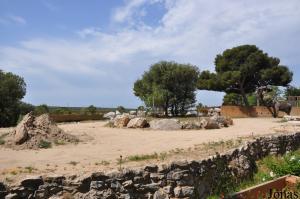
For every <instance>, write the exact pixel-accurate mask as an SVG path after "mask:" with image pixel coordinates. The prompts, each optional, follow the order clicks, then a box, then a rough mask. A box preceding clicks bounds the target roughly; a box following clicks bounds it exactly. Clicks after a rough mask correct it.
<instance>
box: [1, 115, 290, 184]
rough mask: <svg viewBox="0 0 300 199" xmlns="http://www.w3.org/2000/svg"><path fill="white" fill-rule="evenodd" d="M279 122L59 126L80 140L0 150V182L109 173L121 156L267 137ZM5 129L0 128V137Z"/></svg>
mask: <svg viewBox="0 0 300 199" xmlns="http://www.w3.org/2000/svg"><path fill="white" fill-rule="evenodd" d="M279 121H280V119H272V118H246V119H234V125H233V126H231V127H229V128H222V129H215V130H179V131H155V130H149V129H144V130H143V129H117V128H108V127H104V125H105V122H103V121H101V122H82V123H69V124H59V127H61V128H62V129H63V130H65V131H66V132H68V133H70V134H73V135H76V136H78V137H79V138H80V139H81V140H82V141H81V142H79V143H78V144H67V145H60V146H53V147H52V148H49V149H41V150H20V151H16V150H12V149H7V148H3V147H2V148H0V179H1V178H2V179H3V178H5V179H6V180H9V178H10V180H14V178H15V177H14V176H17V175H18V174H22V173H25V174H26V172H27V173H41V174H45V173H63V174H71V173H78V172H86V171H90V170H99V169H112V168H115V167H116V166H117V165H118V164H117V159H118V158H119V157H120V155H122V156H123V158H124V157H127V156H131V155H136V154H151V153H154V152H157V153H161V152H168V151H171V150H174V149H189V150H191V147H195V146H197V145H199V144H202V143H207V142H212V141H214V142H217V141H220V140H223V141H226V140H231V139H237V138H239V137H251V136H259V135H265V134H273V133H276V132H277V131H275V130H274V129H277V130H278V129H285V127H283V124H284V123H280V122H279ZM8 130H9V129H0V134H1V133H4V132H7V131H8ZM187 154H188V153H187ZM150 162H151V161H150ZM147 163H149V161H147ZM129 166H130V164H129ZM26 169H27V170H29V171H27V170H26Z"/></svg>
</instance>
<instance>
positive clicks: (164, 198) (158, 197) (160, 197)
mask: <svg viewBox="0 0 300 199" xmlns="http://www.w3.org/2000/svg"><path fill="white" fill-rule="evenodd" d="M153 199H169V196H168V194H167V193H165V192H164V190H163V189H159V190H158V191H156V192H155V193H154V195H153Z"/></svg>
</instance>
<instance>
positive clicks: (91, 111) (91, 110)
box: [87, 105, 97, 115]
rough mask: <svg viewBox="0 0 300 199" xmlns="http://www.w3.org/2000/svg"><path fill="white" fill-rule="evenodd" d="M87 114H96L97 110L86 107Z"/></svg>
mask: <svg viewBox="0 0 300 199" xmlns="http://www.w3.org/2000/svg"><path fill="white" fill-rule="evenodd" d="M87 112H88V113H90V114H92V115H94V114H95V113H96V112H97V108H96V107H95V106H93V105H90V106H89V107H87Z"/></svg>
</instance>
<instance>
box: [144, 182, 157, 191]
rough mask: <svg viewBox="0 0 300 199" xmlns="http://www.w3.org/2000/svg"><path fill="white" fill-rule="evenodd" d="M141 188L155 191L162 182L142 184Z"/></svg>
mask: <svg viewBox="0 0 300 199" xmlns="http://www.w3.org/2000/svg"><path fill="white" fill-rule="evenodd" d="M141 188H142V189H144V190H146V191H150V192H155V191H157V190H158V189H159V188H160V183H151V184H146V185H142V187H141Z"/></svg>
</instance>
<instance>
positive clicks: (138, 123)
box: [127, 117, 148, 128]
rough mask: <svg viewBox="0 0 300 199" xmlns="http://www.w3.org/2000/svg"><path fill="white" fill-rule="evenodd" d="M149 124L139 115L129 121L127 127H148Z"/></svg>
mask: <svg viewBox="0 0 300 199" xmlns="http://www.w3.org/2000/svg"><path fill="white" fill-rule="evenodd" d="M147 125H148V122H147V120H146V119H145V118H141V117H137V118H133V119H131V120H130V121H129V122H128V124H127V127H128V128H145V127H147Z"/></svg>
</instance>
